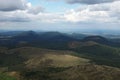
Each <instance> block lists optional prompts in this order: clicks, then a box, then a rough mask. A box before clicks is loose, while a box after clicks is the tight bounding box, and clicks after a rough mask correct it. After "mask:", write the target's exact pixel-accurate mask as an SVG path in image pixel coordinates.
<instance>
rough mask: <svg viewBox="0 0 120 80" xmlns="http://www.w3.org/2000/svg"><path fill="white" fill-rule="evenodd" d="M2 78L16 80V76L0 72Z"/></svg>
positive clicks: (2, 79) (1, 79)
mask: <svg viewBox="0 0 120 80" xmlns="http://www.w3.org/2000/svg"><path fill="white" fill-rule="evenodd" d="M0 80H16V78H14V77H11V76H8V75H6V74H4V73H0Z"/></svg>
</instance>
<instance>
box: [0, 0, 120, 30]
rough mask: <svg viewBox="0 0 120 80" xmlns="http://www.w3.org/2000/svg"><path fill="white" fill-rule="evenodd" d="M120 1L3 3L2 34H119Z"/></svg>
mask: <svg viewBox="0 0 120 80" xmlns="http://www.w3.org/2000/svg"><path fill="white" fill-rule="evenodd" d="M119 14H120V0H0V30H48V31H78V32H79V31H83V30H84V31H86V30H93V31H94V30H96V31H98V30H114V31H120V26H119V25H120V15H119Z"/></svg>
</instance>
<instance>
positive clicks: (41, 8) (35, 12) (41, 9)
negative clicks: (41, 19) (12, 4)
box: [27, 6, 45, 15]
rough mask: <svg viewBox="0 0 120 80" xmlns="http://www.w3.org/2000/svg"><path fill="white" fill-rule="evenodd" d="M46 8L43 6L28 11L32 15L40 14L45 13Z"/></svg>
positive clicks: (30, 8)
mask: <svg viewBox="0 0 120 80" xmlns="http://www.w3.org/2000/svg"><path fill="white" fill-rule="evenodd" d="M44 10H45V9H44V8H43V7H41V6H37V7H33V6H32V7H29V9H28V11H27V12H28V13H31V14H35V15H36V14H39V13H40V12H44Z"/></svg>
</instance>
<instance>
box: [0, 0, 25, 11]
mask: <svg viewBox="0 0 120 80" xmlns="http://www.w3.org/2000/svg"><path fill="white" fill-rule="evenodd" d="M26 7H27V2H26V1H25V0H0V11H14V10H24V9H26Z"/></svg>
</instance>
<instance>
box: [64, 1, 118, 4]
mask: <svg viewBox="0 0 120 80" xmlns="http://www.w3.org/2000/svg"><path fill="white" fill-rule="evenodd" d="M114 1H120V0H66V2H67V3H70V4H75V3H83V4H100V3H107V2H114Z"/></svg>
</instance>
